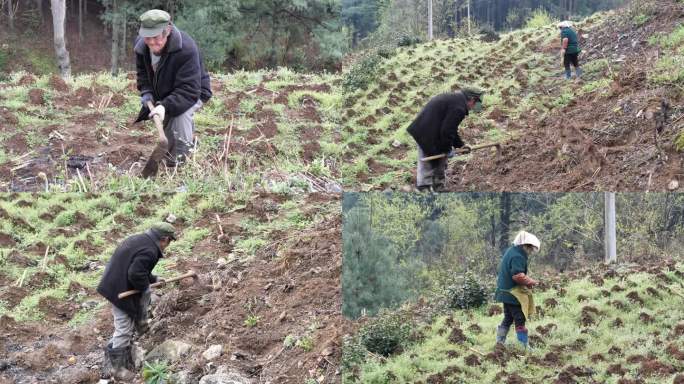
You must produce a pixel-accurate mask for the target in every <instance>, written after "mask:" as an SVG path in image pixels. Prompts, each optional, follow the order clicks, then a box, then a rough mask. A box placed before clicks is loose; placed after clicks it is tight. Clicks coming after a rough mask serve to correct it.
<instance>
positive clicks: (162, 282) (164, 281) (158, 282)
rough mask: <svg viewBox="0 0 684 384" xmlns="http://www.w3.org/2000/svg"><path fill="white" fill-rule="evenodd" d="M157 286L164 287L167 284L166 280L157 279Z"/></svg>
mask: <svg viewBox="0 0 684 384" xmlns="http://www.w3.org/2000/svg"><path fill="white" fill-rule="evenodd" d="M157 284H159V285H164V284H166V280H164V279H159V278H157Z"/></svg>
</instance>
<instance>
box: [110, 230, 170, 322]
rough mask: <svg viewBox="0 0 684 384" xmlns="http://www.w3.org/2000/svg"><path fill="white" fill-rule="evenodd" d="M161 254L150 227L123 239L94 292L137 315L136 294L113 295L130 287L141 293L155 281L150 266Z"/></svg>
mask: <svg viewBox="0 0 684 384" xmlns="http://www.w3.org/2000/svg"><path fill="white" fill-rule="evenodd" d="M162 257H163V255H162V251H161V249H160V248H159V236H158V235H157V233H156V232H154V231H153V230H148V231H146V232H145V233H141V234H138V235H133V236H130V237H128V238H126V239H125V240H124V241H123V242H122V243H121V244H119V246H118V247H117V248H116V250H115V251H114V255H112V258H111V259H110V260H109V263H107V267H106V268H105V271H104V275H103V276H102V279H101V280H100V284H99V285H98V286H97V292H98V293H99V294H101V295H102V296H104V297H105V298H106V299H107V300H109V302H111V303H112V304H114V305H115V306H116V307H118V308H119V309H121V310H122V311H124V312H126V313H127V314H128V315H129V316H131V317H132V318H134V319H136V318H139V315H140V294H136V295H132V296H129V297H127V298H124V299H119V298H118V297H117V296H118V294H119V293H121V292H125V291H128V290H131V289H137V290H139V291H141V292H142V291H144V290H146V289H147V288H148V287H149V286H150V284H151V283H154V282H156V281H157V277H156V276H155V275H153V274H152V269H154V266H155V265H157V261H159V259H160V258H162Z"/></svg>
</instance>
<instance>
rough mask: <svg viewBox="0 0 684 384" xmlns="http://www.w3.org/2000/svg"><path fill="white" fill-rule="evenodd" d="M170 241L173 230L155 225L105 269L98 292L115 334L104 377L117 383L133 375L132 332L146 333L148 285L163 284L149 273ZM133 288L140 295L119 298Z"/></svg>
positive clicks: (131, 239)
mask: <svg viewBox="0 0 684 384" xmlns="http://www.w3.org/2000/svg"><path fill="white" fill-rule="evenodd" d="M172 240H176V231H175V229H174V228H173V226H172V225H171V224H169V223H166V222H163V223H158V224H155V225H154V226H152V227H151V228H150V229H148V230H147V231H145V232H144V233H140V234H137V235H133V236H130V237H128V238H127V239H125V240H124V241H123V242H122V243H121V244H120V245H119V246H118V247H117V248H116V250H115V251H114V255H112V258H111V259H110V260H109V263H108V264H107V267H106V268H105V271H104V275H103V276H102V280H100V284H99V285H98V286H97V292H98V293H99V294H101V295H102V296H104V297H105V298H106V299H107V300H109V302H110V303H111V304H112V314H113V315H114V335H113V336H112V339H111V340H110V341H109V343H108V344H107V347H105V365H104V366H105V369H104V374H105V376H109V377H114V378H115V379H118V380H131V379H132V378H133V376H134V374H133V373H132V372H131V370H132V369H133V368H134V367H133V359H132V356H131V340H132V338H133V331H134V330H136V331H137V332H138V334H143V333H145V332H146V331H147V328H148V309H149V304H150V290H149V286H150V284H152V283H155V282H163V280H159V279H158V278H157V277H156V276H155V275H153V274H152V269H154V266H155V265H157V262H158V261H159V259H161V258H162V257H164V255H163V252H164V250H165V249H166V247H168V246H169V244H170V243H171V241H172ZM133 289H135V290H138V291H140V292H141V293H138V294H135V295H132V296H129V297H126V298H124V299H119V297H118V295H119V293H122V292H125V291H129V290H133Z"/></svg>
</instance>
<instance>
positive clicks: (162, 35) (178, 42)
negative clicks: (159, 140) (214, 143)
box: [134, 9, 212, 166]
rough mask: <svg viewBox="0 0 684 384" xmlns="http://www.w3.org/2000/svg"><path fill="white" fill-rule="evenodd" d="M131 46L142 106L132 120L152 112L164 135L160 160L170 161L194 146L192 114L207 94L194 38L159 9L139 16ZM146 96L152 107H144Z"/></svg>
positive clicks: (207, 84)
mask: <svg viewBox="0 0 684 384" xmlns="http://www.w3.org/2000/svg"><path fill="white" fill-rule="evenodd" d="M134 51H135V55H136V67H137V75H138V81H137V82H138V90H139V91H140V98H141V103H142V105H143V106H142V110H141V111H140V115H139V116H138V119H137V120H136V121H142V120H145V119H148V118H151V117H152V116H154V115H158V116H159V117H160V118H161V120H162V121H163V122H164V132H165V133H166V137H167V139H168V140H169V152H168V153H167V159H166V164H167V166H175V165H176V164H177V163H182V162H183V161H184V160H185V159H186V157H187V156H188V155H189V153H190V150H191V149H192V147H193V145H194V140H193V129H194V122H193V116H194V114H195V112H196V111H197V110H198V109H199V108H201V107H202V105H203V104H204V103H206V102H207V101H209V99H210V98H211V95H212V94H211V87H210V81H209V74H208V73H207V71H206V70H205V69H204V63H203V62H202V57H201V54H200V52H199V49H198V48H197V45H196V44H195V41H194V40H193V39H192V38H191V37H190V36H189V35H188V34H187V33H185V32H183V31H181V30H179V29H178V28H176V26H174V25H173V24H172V23H171V16H170V15H169V14H168V13H167V12H165V11H162V10H159V9H152V10H150V11H147V12H145V13H143V14H142V15H141V16H140V31H139V36H138V38H137V39H136V41H135V48H134ZM148 101H151V102H152V103H153V104H154V105H155V107H154V109H153V110H152V111H150V110H148V108H147V102H148Z"/></svg>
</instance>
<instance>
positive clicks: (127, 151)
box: [0, 0, 684, 194]
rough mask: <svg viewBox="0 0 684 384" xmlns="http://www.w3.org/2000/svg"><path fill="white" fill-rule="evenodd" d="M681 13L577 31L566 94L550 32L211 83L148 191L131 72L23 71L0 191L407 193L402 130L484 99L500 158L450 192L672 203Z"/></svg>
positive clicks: (486, 159)
mask: <svg viewBox="0 0 684 384" xmlns="http://www.w3.org/2000/svg"><path fill="white" fill-rule="evenodd" d="M683 15H684V4H682V3H681V2H680V1H677V0H648V1H635V2H634V3H633V4H631V5H629V6H625V7H624V8H623V9H621V10H618V11H615V12H610V13H604V14H597V15H595V16H592V17H590V18H588V19H586V20H583V21H581V22H579V23H577V27H578V29H579V32H580V36H581V44H582V46H583V49H584V52H583V54H582V56H581V62H582V63H583V67H584V70H585V75H584V76H583V79H582V80H581V81H574V80H573V81H570V82H566V81H564V80H562V79H561V75H562V69H561V67H560V63H559V58H558V53H557V52H558V31H557V29H556V28H555V26H553V25H549V26H547V27H543V28H539V29H525V30H519V31H513V32H510V33H507V34H504V35H502V36H501V39H500V40H498V41H494V42H484V41H481V40H480V39H479V37H473V38H470V39H453V40H436V41H433V42H430V43H426V44H420V45H416V46H409V47H399V48H393V49H381V50H379V51H377V52H375V51H374V52H369V53H368V54H367V55H366V56H367V58H366V59H360V60H358V61H357V62H356V64H353V65H351V66H350V67H348V68H345V70H344V71H343V73H341V74H320V75H312V74H299V73H294V72H292V71H289V70H287V69H279V70H277V71H259V72H235V73H232V74H214V75H213V87H214V90H215V92H214V98H213V100H212V101H211V102H210V103H209V104H208V105H206V106H205V107H204V108H203V109H202V110H200V112H199V113H198V114H197V119H196V125H197V129H196V133H197V135H196V136H197V140H198V141H197V149H196V153H195V156H194V158H193V161H191V162H190V163H189V164H187V165H186V166H185V167H182V168H181V169H179V170H175V169H168V170H164V172H163V174H162V175H161V176H160V177H158V178H157V179H156V180H155V182H154V183H151V182H145V181H143V180H141V179H140V178H139V177H138V176H137V175H138V174H139V172H140V169H141V167H142V165H143V164H144V161H145V157H146V156H148V155H149V154H150V153H151V151H152V146H153V144H154V129H153V128H152V127H151V125H150V124H149V123H147V124H137V125H134V124H132V120H133V118H134V117H135V116H136V115H137V112H138V109H139V104H138V97H137V92H136V90H135V82H134V76H133V74H132V73H129V74H128V75H122V76H119V77H116V78H111V77H110V76H109V75H107V74H93V75H83V76H79V77H76V78H75V79H73V80H70V81H68V82H66V83H65V82H62V81H61V80H59V79H58V78H56V77H52V78H51V77H49V76H42V77H35V76H33V75H31V74H27V73H22V72H19V73H15V74H13V76H12V77H11V79H10V80H9V81H6V82H4V83H0V90H2V92H0V131H1V133H0V138H1V139H2V140H3V142H4V143H7V145H4V146H3V148H2V151H0V188H1V189H3V190H10V191H23V190H32V191H36V190H60V191H61V190H70V191H78V190H81V191H83V190H88V191H103V190H118V191H130V190H136V191H159V190H163V191H170V190H171V191H173V190H181V191H191V192H201V191H206V190H212V191H215V190H224V191H237V192H243V193H245V194H248V193H250V192H251V191H252V190H255V189H257V190H266V191H275V192H279V191H284V190H286V191H304V192H306V191H329V192H338V191H340V188H342V187H343V188H345V189H350V190H368V189H385V188H393V189H400V188H406V187H407V186H410V185H411V184H412V183H413V180H414V173H415V170H414V168H415V162H416V151H415V144H414V142H413V139H412V138H411V137H410V136H409V135H408V134H407V133H406V131H405V129H406V127H407V126H408V124H409V123H410V122H411V121H412V119H413V118H414V117H415V115H416V114H417V113H418V112H419V111H420V109H421V108H422V107H423V105H424V104H425V103H426V102H427V101H428V100H429V99H430V98H431V97H432V96H434V95H436V94H439V93H441V92H446V91H450V90H454V89H459V88H461V87H463V86H465V85H476V86H480V87H482V88H484V89H485V90H487V91H488V94H487V96H486V97H485V100H484V101H485V105H486V108H485V110H484V111H483V112H482V113H480V114H471V116H469V117H468V118H467V119H466V120H465V122H464V124H463V127H462V129H461V133H462V136H463V137H464V139H465V140H466V142H467V143H469V144H481V143H489V142H500V143H502V144H503V149H502V152H501V154H500V156H497V155H496V153H495V152H494V151H493V150H491V151H481V152H475V153H473V154H472V155H469V156H462V157H460V158H456V159H453V160H452V165H451V170H450V172H449V186H448V188H449V189H450V190H454V191H460V190H518V191H520V190H535V191H557V190H599V189H616V188H617V189H620V190H667V189H668V188H670V189H673V190H677V189H679V184H682V183H679V178H680V177H681V174H680V173H681V172H680V168H681V165H682V164H681V154H680V152H679V148H680V147H681V145H678V144H676V143H677V142H678V140H679V143H680V144H684V140H680V139H679V134H680V131H681V129H682V127H683V124H684V120H682V118H681V117H682V109H681V106H680V105H681V102H682V99H683V95H682V90H681V89H682V79H683V78H684V75H682V72H681V64H682V57H683V56H682V48H681V46H682V41H683V40H684V37H683V36H684V32H682V31H683V29H682V28H684V27H682V26H681V24H682V20H683V17H684V16H683ZM617 174H620V176H621V177H620V178H617V177H615V175H617Z"/></svg>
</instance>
